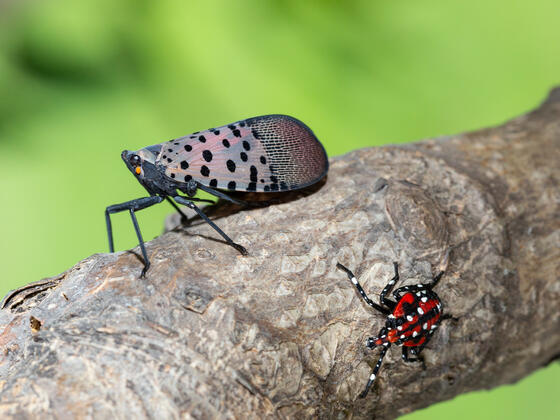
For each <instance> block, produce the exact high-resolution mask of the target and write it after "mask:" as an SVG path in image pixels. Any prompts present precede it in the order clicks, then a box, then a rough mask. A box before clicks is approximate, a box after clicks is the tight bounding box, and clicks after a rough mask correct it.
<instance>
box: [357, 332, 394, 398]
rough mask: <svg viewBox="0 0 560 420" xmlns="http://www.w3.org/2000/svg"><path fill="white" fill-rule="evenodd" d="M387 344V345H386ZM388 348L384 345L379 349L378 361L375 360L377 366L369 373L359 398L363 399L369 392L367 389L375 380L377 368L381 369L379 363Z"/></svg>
mask: <svg viewBox="0 0 560 420" xmlns="http://www.w3.org/2000/svg"><path fill="white" fill-rule="evenodd" d="M387 344H388V343H387ZM388 348H389V346H388V345H384V346H383V347H382V348H381V354H380V355H379V359H378V360H377V364H376V365H375V367H374V368H373V371H372V372H371V375H370V376H369V380H368V382H367V384H366V388H365V389H364V391H363V392H362V393H361V394H360V398H365V397H366V395H367V394H368V392H369V389H370V388H371V386H372V385H373V381H375V378H376V377H377V372H379V368H380V367H381V363H382V362H383V358H384V357H385V353H387V349H388Z"/></svg>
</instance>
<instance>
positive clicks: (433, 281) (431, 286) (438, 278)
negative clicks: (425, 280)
mask: <svg viewBox="0 0 560 420" xmlns="http://www.w3.org/2000/svg"><path fill="white" fill-rule="evenodd" d="M443 273H444V271H440V272H439V273H438V274H437V276H435V277H434V278H433V279H432V281H431V283H430V284H428V285H427V286H428V287H429V288H430V289H433V288H434V287H436V285H437V284H438V282H439V280H440V279H441V277H442V276H443Z"/></svg>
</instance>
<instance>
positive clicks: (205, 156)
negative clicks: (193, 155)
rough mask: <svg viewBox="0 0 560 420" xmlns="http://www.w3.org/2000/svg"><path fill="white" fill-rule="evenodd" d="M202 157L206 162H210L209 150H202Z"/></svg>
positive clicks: (210, 154)
mask: <svg viewBox="0 0 560 420" xmlns="http://www.w3.org/2000/svg"><path fill="white" fill-rule="evenodd" d="M202 157H203V158H204V160H205V161H206V162H212V152H211V151H210V150H204V151H203V152H202Z"/></svg>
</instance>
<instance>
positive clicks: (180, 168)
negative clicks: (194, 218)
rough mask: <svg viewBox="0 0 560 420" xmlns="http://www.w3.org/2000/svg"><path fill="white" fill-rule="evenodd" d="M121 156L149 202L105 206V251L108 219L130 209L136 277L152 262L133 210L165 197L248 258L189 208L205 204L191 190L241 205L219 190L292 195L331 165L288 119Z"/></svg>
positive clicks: (253, 121)
mask: <svg viewBox="0 0 560 420" xmlns="http://www.w3.org/2000/svg"><path fill="white" fill-rule="evenodd" d="M121 157H122V159H123V160H124V162H125V163H126V166H128V169H130V171H131V172H132V173H133V174H134V175H135V176H136V178H137V179H138V181H139V182H140V184H142V185H143V186H144V188H146V190H147V191H148V193H149V194H150V196H149V197H143V198H138V199H136V200H132V201H127V202H126V203H122V204H116V205H113V206H109V207H107V209H106V210H105V219H106V221H107V235H108V237H109V250H110V251H111V252H113V251H114V246H113V234H112V228H111V218H110V215H111V214H112V213H118V212H121V211H126V210H128V211H129V212H130V216H131V218H132V223H133V224H134V229H135V231H136V235H137V236H138V241H139V243H140V249H141V251H142V256H143V257H144V264H145V265H144V269H143V270H142V276H144V275H145V274H146V271H147V270H148V268H149V267H150V261H149V259H148V255H147V254H146V248H145V247H144V241H143V239H142V234H141V233H140V228H139V226H138V222H137V220H136V216H135V214H134V212H135V211H138V210H142V209H145V208H147V207H150V206H153V205H154V204H158V203H161V202H162V201H163V200H164V199H165V200H167V201H168V202H169V203H170V204H171V205H172V206H173V207H175V209H176V210H177V211H179V212H180V213H181V214H183V213H182V212H181V210H180V209H179V207H178V206H177V204H175V203H174V202H173V201H172V200H171V198H173V200H175V202H176V203H178V204H183V205H185V206H187V207H189V208H191V209H193V210H194V211H196V212H197V213H198V215H199V216H200V217H201V218H202V219H203V220H204V221H205V222H206V223H208V224H209V225H210V226H212V228H214V229H215V230H216V232H218V233H219V234H220V235H221V236H222V237H223V238H224V239H225V240H226V242H227V243H228V244H230V245H231V246H233V247H234V248H236V249H237V250H238V251H239V252H241V253H242V254H243V255H246V254H247V250H246V249H245V248H244V247H242V246H241V245H239V244H236V243H235V242H233V241H232V240H231V239H230V238H229V236H227V235H226V234H225V233H224V232H223V231H222V230H221V229H220V228H219V227H218V226H216V225H215V224H214V222H212V221H211V220H210V219H209V218H208V217H207V216H206V215H205V214H204V213H203V212H202V210H200V209H199V208H198V207H197V206H196V205H195V204H194V203H193V202H194V201H208V200H200V199H197V198H195V197H194V195H195V194H196V192H197V190H198V189H199V188H200V189H201V190H203V191H206V192H208V193H210V194H213V195H215V196H216V197H218V198H221V199H225V200H228V201H231V202H233V203H236V204H245V203H244V202H242V201H239V200H235V199H233V198H231V197H229V196H228V195H227V194H225V193H224V192H222V191H220V190H225V191H242V192H277V191H291V190H297V189H300V188H305V187H308V186H310V185H312V184H315V183H316V182H318V181H319V180H321V179H322V178H323V177H324V176H325V175H326V173H327V170H328V167H329V164H328V160H327V154H326V152H325V149H324V148H323V146H322V145H321V143H319V140H317V138H316V137H315V135H314V134H313V132H312V131H311V130H310V129H309V127H307V126H306V125H305V124H304V123H302V122H301V121H299V120H297V119H295V118H292V117H289V116H287V115H265V116H262V117H255V118H249V119H247V120H243V121H238V122H235V123H233V124H230V125H225V126H223V127H218V128H211V129H208V130H206V131H201V132H196V133H193V134H191V135H188V136H184V137H180V138H178V139H174V140H170V141H168V142H165V143H160V144H156V145H153V146H148V147H145V148H143V149H140V150H138V151H136V152H130V151H128V150H125V151H124V152H122V154H121ZM178 192H182V193H184V194H186V195H187V197H184V196H181V195H179V193H178ZM183 216H184V215H183Z"/></svg>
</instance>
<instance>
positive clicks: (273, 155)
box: [156, 115, 328, 192]
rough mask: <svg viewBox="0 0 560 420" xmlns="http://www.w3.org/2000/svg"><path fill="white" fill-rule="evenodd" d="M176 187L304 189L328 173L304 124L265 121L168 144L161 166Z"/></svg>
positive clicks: (322, 151) (213, 130) (320, 149)
mask: <svg viewBox="0 0 560 420" xmlns="http://www.w3.org/2000/svg"><path fill="white" fill-rule="evenodd" d="M156 163H160V164H161V165H164V167H165V174H166V175H167V176H169V177H171V178H173V179H174V180H176V181H179V182H188V181H189V180H191V179H194V180H196V181H198V182H200V183H201V184H202V185H206V186H208V187H212V188H219V189H224V190H230V191H259V192H269V191H286V190H295V189H299V188H304V187H306V186H309V185H312V184H314V183H316V182H317V181H319V180H320V179H321V178H323V177H324V176H325V174H326V172H327V170H328V160H327V154H326V152H325V149H324V148H323V146H322V145H321V143H319V141H318V140H317V138H316V137H315V135H314V134H313V132H312V131H311V130H310V129H309V128H308V127H307V126H306V125H305V124H304V123H302V122H301V121H299V120H297V119H295V118H292V117H289V116H287V115H266V116H262V117H255V118H249V119H247V120H243V121H238V122H235V123H233V124H230V125H225V126H222V127H218V128H211V129H209V130H205V131H201V132H197V133H193V134H191V135H188V136H185V137H181V138H178V139H174V140H171V141H169V142H166V143H163V147H162V149H161V152H160V154H159V156H158V158H157V160H156Z"/></svg>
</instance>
